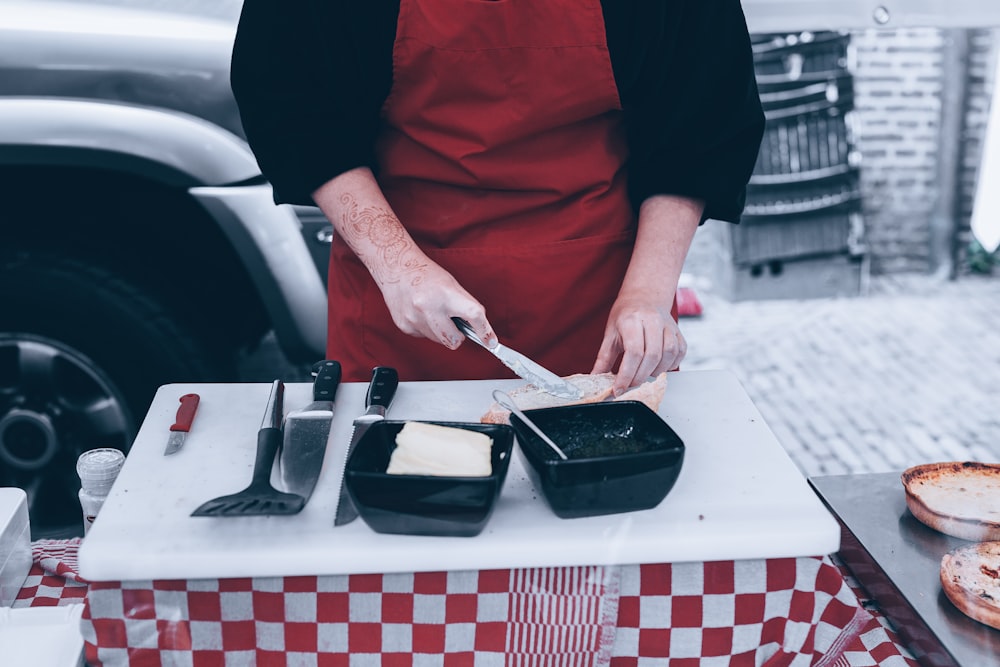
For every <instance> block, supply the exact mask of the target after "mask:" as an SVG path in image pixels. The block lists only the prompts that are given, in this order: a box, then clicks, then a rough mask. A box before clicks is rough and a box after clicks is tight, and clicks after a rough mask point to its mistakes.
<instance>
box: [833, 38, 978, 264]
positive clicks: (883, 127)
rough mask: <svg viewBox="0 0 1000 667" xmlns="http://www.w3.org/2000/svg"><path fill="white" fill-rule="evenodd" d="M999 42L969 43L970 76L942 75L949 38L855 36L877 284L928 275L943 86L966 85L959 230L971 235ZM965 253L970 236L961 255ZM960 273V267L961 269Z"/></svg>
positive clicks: (859, 141)
mask: <svg viewBox="0 0 1000 667" xmlns="http://www.w3.org/2000/svg"><path fill="white" fill-rule="evenodd" d="M995 36H996V33H995V32H994V31H990V30H979V29H977V30H973V31H971V33H970V40H969V52H968V66H967V68H966V71H957V72H955V71H945V70H946V69H948V68H947V67H945V61H946V59H945V58H944V49H945V48H946V46H947V44H946V39H947V33H945V32H942V31H940V30H936V29H905V30H902V29H901V30H867V31H859V32H854V33H852V39H851V57H850V62H849V64H848V66H849V68H850V70H851V71H852V73H853V75H854V81H855V92H856V97H855V111H854V112H853V114H852V118H851V126H852V130H853V132H854V138H855V142H856V145H857V148H858V149H859V150H860V152H861V155H862V169H861V178H862V191H863V193H864V199H863V211H864V216H865V224H866V228H867V235H868V250H869V254H870V258H871V272H872V274H873V275H878V274H890V273H905V272H920V273H926V272H928V271H929V270H930V269H931V268H932V265H933V262H932V257H931V220H932V216H933V215H934V212H935V204H936V202H937V197H938V190H937V183H938V176H939V175H938V151H939V142H940V131H941V113H942V99H941V90H942V83H943V81H944V77H947V76H966V77H967V93H968V98H967V104H966V106H965V112H964V114H963V116H964V128H963V130H962V134H961V137H962V139H961V141H962V145H961V156H960V161H961V172H960V175H959V192H958V201H957V203H956V209H957V210H956V211H955V215H956V216H957V219H956V228H958V229H960V230H961V229H966V230H967V229H968V218H969V214H970V211H971V208H972V198H973V196H974V193H975V176H976V171H977V169H978V165H979V160H980V151H981V144H982V138H983V131H984V129H985V123H986V118H987V113H988V107H989V100H990V94H991V92H992V80H993V62H994V49H995V48H996V43H997V39H996V38H995ZM964 243H967V234H966V235H961V236H960V238H959V239H958V246H959V247H962V246H963V245H964ZM959 270H961V267H959Z"/></svg>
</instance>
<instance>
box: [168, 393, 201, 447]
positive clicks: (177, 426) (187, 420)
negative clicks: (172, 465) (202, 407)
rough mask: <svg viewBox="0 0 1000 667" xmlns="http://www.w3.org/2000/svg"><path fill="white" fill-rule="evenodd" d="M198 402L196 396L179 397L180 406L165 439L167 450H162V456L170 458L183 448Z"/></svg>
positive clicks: (198, 399) (197, 396) (198, 397)
mask: <svg viewBox="0 0 1000 667" xmlns="http://www.w3.org/2000/svg"><path fill="white" fill-rule="evenodd" d="M199 401H201V397H200V396H199V395H198V394H184V395H183V396H181V397H180V402H181V405H180V407H179V408H177V416H176V417H175V418H174V423H173V424H172V425H171V426H170V437H169V438H167V448H166V449H165V450H163V455H164V456H170V455H171V454H173V453H174V452H176V451H177V450H179V449H180V448H181V447H183V446H184V440H185V438H187V434H188V431H190V430H191V425H192V424H193V423H194V415H195V413H196V412H198V403H199Z"/></svg>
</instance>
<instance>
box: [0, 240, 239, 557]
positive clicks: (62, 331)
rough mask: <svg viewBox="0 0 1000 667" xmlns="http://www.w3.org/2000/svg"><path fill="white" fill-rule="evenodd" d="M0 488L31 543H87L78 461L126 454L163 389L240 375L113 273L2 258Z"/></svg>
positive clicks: (55, 259) (21, 255)
mask: <svg viewBox="0 0 1000 667" xmlns="http://www.w3.org/2000/svg"><path fill="white" fill-rule="evenodd" d="M0 304H2V305H0V486H15V487H20V488H22V489H24V490H25V491H26V492H27V494H28V509H29V516H30V521H31V528H32V530H31V533H32V538H33V539H39V538H42V537H53V538H55V537H69V536H73V535H81V534H82V533H83V523H82V517H81V513H80V512H81V511H80V504H79V500H78V495H77V494H78V492H79V489H80V483H79V478H78V476H77V473H76V460H77V458H78V457H79V455H80V453H82V452H83V451H85V450H88V449H94V448H97V447H115V448H118V449H121V450H122V451H125V452H127V451H128V449H129V447H130V446H131V444H132V441H133V439H134V437H135V434H136V432H137V431H138V425H139V423H140V421H141V419H142V418H143V417H144V415H145V413H146V410H147V409H148V406H149V403H150V401H151V400H152V398H153V395H154V394H155V392H156V390H157V388H158V387H159V386H160V385H163V384H167V383H170V382H204V381H220V380H227V379H230V378H231V377H232V376H233V375H234V371H233V370H232V365H231V363H230V360H228V359H225V358H224V357H226V356H227V355H224V354H220V353H219V351H218V349H217V348H216V349H214V350H213V348H211V346H209V345H208V344H207V343H206V342H205V341H203V340H201V339H200V338H199V336H198V335H197V332H195V331H193V330H192V328H191V327H189V326H185V325H184V324H182V323H181V321H180V319H179V317H177V316H175V315H173V314H172V313H171V311H170V310H169V309H168V307H167V306H165V305H164V299H162V298H158V297H157V296H154V295H153V294H152V293H151V290H148V289H142V288H140V287H138V286H137V285H136V284H134V283H131V282H129V281H127V280H125V279H123V278H122V277H121V276H120V275H118V274H116V273H114V272H113V271H111V270H110V269H108V268H106V267H102V266H100V265H97V264H88V263H85V262H81V261H79V260H73V259H67V258H64V257H61V256H58V255H53V254H37V253H28V252H23V251H22V252H14V253H3V252H2V251H0Z"/></svg>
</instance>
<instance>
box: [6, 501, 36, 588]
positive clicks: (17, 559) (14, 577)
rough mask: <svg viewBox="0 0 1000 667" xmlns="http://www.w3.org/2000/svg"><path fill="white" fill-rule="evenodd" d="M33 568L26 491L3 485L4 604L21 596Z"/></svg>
mask: <svg viewBox="0 0 1000 667" xmlns="http://www.w3.org/2000/svg"><path fill="white" fill-rule="evenodd" d="M30 569H31V530H30V527H29V525H28V498H27V496H26V495H25V493H24V491H22V490H21V489H17V488H12V487H3V488H0V607H9V606H10V605H11V604H13V603H14V600H15V599H16V598H17V594H18V592H19V591H20V590H21V586H22V585H24V580H25V579H26V578H27V577H28V571H29V570H30Z"/></svg>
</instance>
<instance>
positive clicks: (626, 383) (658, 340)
mask: <svg viewBox="0 0 1000 667" xmlns="http://www.w3.org/2000/svg"><path fill="white" fill-rule="evenodd" d="M671 305H672V304H667V305H666V306H664V305H663V304H660V303H656V302H654V301H651V300H650V299H646V298H642V297H641V296H626V295H619V297H618V299H617V300H616V301H615V303H614V305H613V306H612V307H611V314H610V315H609V316H608V325H607V328H605V330H604V341H603V342H602V343H601V349H600V351H599V352H598V354H597V361H596V362H595V363H594V368H593V370H592V371H591V372H592V373H607V372H610V371H613V370H614V365H615V362H616V361H617V360H618V359H619V358H620V359H621V364H620V365H619V367H618V373H617V375H616V376H615V382H614V385H613V387H612V390H613V391H614V394H615V395H616V396H617V395H619V394H621V393H622V392H623V391H625V390H626V389H628V388H629V387H632V386H635V385H637V384H639V383H641V382H644V381H645V380H646V379H647V378H649V377H650V376H655V375H659V374H660V373H662V372H663V371H670V370H674V369H676V368H678V367H679V366H680V363H681V361H682V360H683V359H684V355H685V354H687V341H686V340H684V335H683V334H682V333H681V330H680V328H679V327H678V326H677V322H676V321H674V318H673V317H672V316H671V315H670V307H671Z"/></svg>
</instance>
